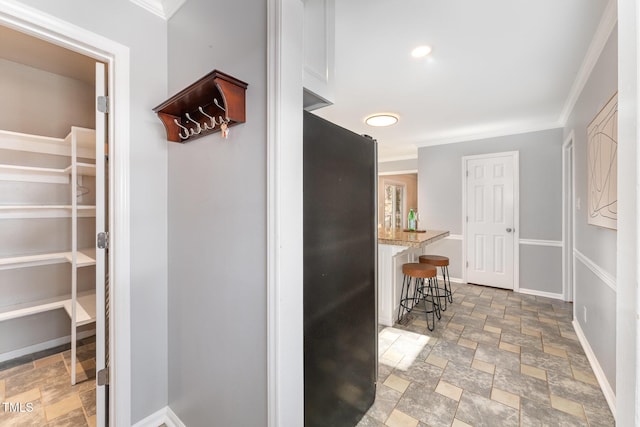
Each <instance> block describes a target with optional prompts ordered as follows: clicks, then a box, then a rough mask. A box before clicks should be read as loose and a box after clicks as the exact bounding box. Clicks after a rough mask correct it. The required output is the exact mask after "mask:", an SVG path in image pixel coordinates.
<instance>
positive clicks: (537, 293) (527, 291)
mask: <svg viewBox="0 0 640 427" xmlns="http://www.w3.org/2000/svg"><path fill="white" fill-rule="evenodd" d="M518 292H519V293H521V294H526V295H534V296H537V297H545V298H553V299H559V300H560V301H564V295H563V294H554V293H553V292H545V291H538V290H535V289H525V288H520V289H518Z"/></svg>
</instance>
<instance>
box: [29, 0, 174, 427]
mask: <svg viewBox="0 0 640 427" xmlns="http://www.w3.org/2000/svg"><path fill="white" fill-rule="evenodd" d="M21 2H22V3H24V4H25V5H27V6H31V7H33V8H35V9H38V10H40V11H42V12H44V13H46V14H49V15H52V16H54V17H56V18H58V19H62V20H64V21H67V22H69V23H72V24H74V25H76V26H78V27H81V28H85V29H87V30H88V31H91V32H93V33H96V34H98V35H101V36H103V37H106V38H108V39H110V40H113V41H115V42H118V43H120V44H121V45H124V46H127V47H128V48H129V50H130V51H129V53H130V56H129V60H130V74H129V77H130V84H131V87H130V99H129V102H130V125H131V127H130V141H131V146H130V169H131V187H130V195H129V197H130V199H129V202H130V206H129V208H130V212H131V218H130V220H131V282H130V283H131V294H130V295H131V422H132V424H134V423H135V422H136V421H139V420H140V419H142V418H145V417H146V416H148V415H149V414H152V413H154V412H156V411H158V410H160V409H161V408H163V407H165V406H166V405H167V231H166V230H167V214H166V210H167V142H166V140H165V135H164V128H163V126H162V124H161V123H160V121H158V119H157V118H156V117H155V114H154V113H153V111H151V109H152V108H153V107H154V106H156V105H158V104H159V103H160V102H162V101H164V99H166V97H167V25H166V21H164V20H163V19H161V18H159V17H157V16H155V15H153V14H151V13H149V12H147V11H146V10H144V9H142V8H141V7H139V6H136V5H134V4H133V3H132V2H130V1H129V0H111V1H108V2H105V1H101V0H85V1H81V2H79V1H76V0H58V1H55V2H51V1H49V0H21ZM115 108H118V107H117V104H116V107H115ZM115 144H116V147H115V148H116V149H117V144H118V141H116V142H115ZM113 286H118V284H117V283H113ZM116 333H117V332H116Z"/></svg>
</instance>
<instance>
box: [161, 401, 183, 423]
mask: <svg viewBox="0 0 640 427" xmlns="http://www.w3.org/2000/svg"><path fill="white" fill-rule="evenodd" d="M164 423H165V424H166V425H167V427H187V426H186V425H185V424H184V423H183V422H182V420H181V419H180V418H178V416H177V415H176V413H175V412H173V411H172V410H171V408H169V407H168V406H167V419H166V420H165V421H164Z"/></svg>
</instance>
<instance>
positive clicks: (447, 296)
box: [419, 255, 453, 311]
mask: <svg viewBox="0 0 640 427" xmlns="http://www.w3.org/2000/svg"><path fill="white" fill-rule="evenodd" d="M419 261H420V262H421V263H423V264H429V265H433V266H434V267H440V270H441V271H442V281H443V282H444V288H439V289H438V290H442V291H443V292H444V294H443V295H440V293H439V292H437V294H438V296H437V298H442V299H444V305H443V307H442V311H445V310H446V309H447V301H448V302H450V303H453V292H451V280H450V278H449V258H448V257H446V256H441V255H422V256H420V258H419ZM437 283H438V282H437V279H436V286H438V285H437Z"/></svg>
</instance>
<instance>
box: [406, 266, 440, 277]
mask: <svg viewBox="0 0 640 427" xmlns="http://www.w3.org/2000/svg"><path fill="white" fill-rule="evenodd" d="M402 274H405V275H407V276H411V277H415V278H418V279H429V278H431V277H436V274H437V270H436V268H435V267H434V266H433V265H430V264H424V263H422V264H421V263H417V262H414V263H408V264H402Z"/></svg>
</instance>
